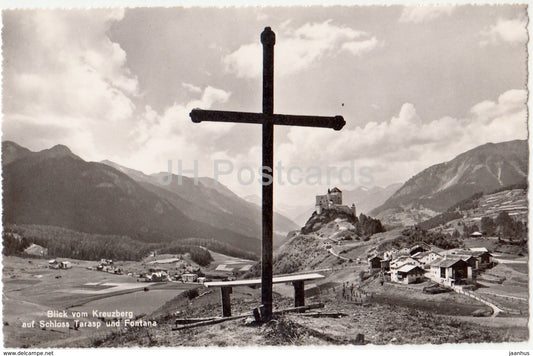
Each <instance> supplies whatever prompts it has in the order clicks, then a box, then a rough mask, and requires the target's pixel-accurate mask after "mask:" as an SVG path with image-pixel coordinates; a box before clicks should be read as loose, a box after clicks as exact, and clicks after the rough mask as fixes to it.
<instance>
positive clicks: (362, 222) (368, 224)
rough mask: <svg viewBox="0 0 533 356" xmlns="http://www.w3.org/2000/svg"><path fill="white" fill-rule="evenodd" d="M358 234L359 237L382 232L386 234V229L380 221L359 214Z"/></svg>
mask: <svg viewBox="0 0 533 356" xmlns="http://www.w3.org/2000/svg"><path fill="white" fill-rule="evenodd" d="M356 226H357V234H358V235H359V236H371V235H374V234H377V233H380V232H384V231H385V228H384V227H383V225H382V224H381V221H380V220H379V219H374V218H372V217H370V216H366V215H365V214H363V213H361V214H359V218H358V221H357V224H356Z"/></svg>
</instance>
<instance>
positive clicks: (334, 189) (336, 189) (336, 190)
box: [331, 187, 342, 193]
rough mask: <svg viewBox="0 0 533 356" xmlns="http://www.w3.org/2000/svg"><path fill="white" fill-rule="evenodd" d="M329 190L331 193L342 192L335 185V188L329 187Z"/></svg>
mask: <svg viewBox="0 0 533 356" xmlns="http://www.w3.org/2000/svg"><path fill="white" fill-rule="evenodd" d="M331 192H332V193H342V190H340V189H339V188H337V187H335V188H333V189H331Z"/></svg>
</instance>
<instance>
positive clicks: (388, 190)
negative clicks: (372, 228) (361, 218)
mask: <svg viewBox="0 0 533 356" xmlns="http://www.w3.org/2000/svg"><path fill="white" fill-rule="evenodd" d="M401 186H402V183H394V184H391V185H388V186H386V187H385V188H382V187H378V186H372V187H370V188H367V187H362V186H361V187H357V188H356V189H354V190H344V191H343V192H342V201H343V203H344V204H346V205H352V203H354V204H355V206H356V207H357V213H358V214H359V213H364V214H367V213H368V212H370V211H371V210H372V209H374V208H376V207H378V206H380V205H381V204H383V203H384V202H385V201H387V199H389V198H390V197H391V196H392V195H393V194H394V193H395V192H396V191H397V190H398V189H399V188H400V187H401Z"/></svg>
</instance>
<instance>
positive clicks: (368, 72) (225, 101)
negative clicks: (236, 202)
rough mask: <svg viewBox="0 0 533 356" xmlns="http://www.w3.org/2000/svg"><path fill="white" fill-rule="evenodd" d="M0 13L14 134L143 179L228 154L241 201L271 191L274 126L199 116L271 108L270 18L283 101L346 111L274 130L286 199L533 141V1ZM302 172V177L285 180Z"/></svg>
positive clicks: (205, 171)
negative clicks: (193, 114)
mask: <svg viewBox="0 0 533 356" xmlns="http://www.w3.org/2000/svg"><path fill="white" fill-rule="evenodd" d="M2 22H3V30H2V41H3V60H4V61H3V70H4V71H3V76H4V78H3V102H2V104H3V122H2V129H3V140H13V141H15V142H17V143H19V144H21V145H23V146H26V147H28V148H30V149H32V150H41V149H44V148H49V147H51V146H53V145H55V144H60V143H61V144H65V145H67V146H69V147H70V148H71V150H72V151H73V152H74V153H76V154H77V155H79V156H80V157H82V158H84V159H86V160H91V161H99V160H102V159H110V160H112V161H115V162H118V163H120V164H123V165H125V166H128V167H131V168H135V169H139V170H142V171H144V172H145V173H154V172H159V171H165V170H167V166H168V163H167V162H168V161H169V160H172V161H173V168H174V172H176V171H177V163H178V160H181V161H182V166H183V168H184V169H191V168H192V167H193V166H194V161H195V160H197V161H198V169H199V173H200V175H205V176H213V173H214V165H215V160H225V161H223V162H226V163H219V168H220V169H228V167H229V164H228V163H227V162H228V161H229V162H231V164H232V165H233V166H234V170H233V172H232V173H231V174H227V175H225V176H223V177H222V178H221V181H222V183H224V184H226V185H228V186H229V187H230V188H231V189H232V190H234V191H235V192H236V193H238V194H239V195H241V196H246V195H249V194H255V195H259V196H260V185H259V183H257V182H256V181H254V182H253V183H251V184H243V183H249V181H250V179H249V178H250V172H249V170H247V169H246V168H245V167H250V168H252V169H253V170H254V171H257V169H258V168H259V166H260V162H261V128H260V126H258V125H244V124H242V125H240V124H223V123H207V122H206V123H201V124H193V123H192V122H191V121H190V118H189V116H188V113H189V112H190V110H191V109H192V108H196V107H199V108H203V109H220V110H239V111H253V112H259V111H260V110H261V90H262V84H261V63H262V59H261V55H262V52H261V45H260V41H259V35H260V33H261V31H262V30H263V28H264V27H265V26H271V27H272V29H273V30H274V31H275V33H276V36H277V42H276V46H275V98H274V111H275V112H276V113H285V114H306V115H312V114H316V115H327V116H332V115H343V116H344V118H345V119H346V121H347V124H346V126H345V127H344V129H343V130H342V131H340V132H338V131H333V130H329V129H317V128H302V127H279V128H276V130H275V161H276V162H277V161H281V165H282V166H283V170H284V171H283V172H282V173H283V174H282V175H281V176H277V177H276V178H275V179H276V180H275V182H276V186H275V201H276V202H277V203H286V204H313V201H314V194H316V193H319V192H321V191H323V190H324V189H326V187H327V170H326V168H327V167H328V166H329V167H333V168H331V171H330V177H331V185H339V186H340V187H341V189H343V188H344V189H353V188H355V187H357V186H359V185H380V186H385V185H388V184H391V183H395V182H404V181H406V180H407V179H409V178H410V177H412V176H413V175H414V174H416V173H418V172H419V171H420V170H422V169H424V168H427V167H428V166H430V165H432V164H435V163H440V162H442V161H446V160H450V159H452V158H453V157H455V156H456V155H457V154H459V153H461V152H464V151H466V150H468V149H471V148H474V147H476V146H478V145H480V144H484V143H486V142H501V141H507V140H512V139H525V138H526V137H527V122H526V115H527V112H526V100H527V99H526V98H527V91H526V89H527V86H526V80H527V77H526V74H527V57H526V43H527V30H526V26H527V10H526V8H525V6H517V5H513V6H460V7H442V6H441V7H403V6H389V7H382V6H366V7H357V6H352V7H282V8H254V7H248V8H235V7H234V8H231V7H229V8H221V9H217V8H189V9H184V8H137V9H111V10H110V9H106V10H46V11H45V10H4V12H3V16H2ZM219 162H222V161H219ZM290 167H296V168H294V169H293V170H292V171H291V172H292V176H291V177H292V181H293V182H297V181H299V180H300V179H303V182H302V184H298V185H291V184H289V183H288V182H287V176H286V172H287V170H288V168H290ZM335 167H336V168H337V170H335V169H334V168H335ZM341 167H346V169H345V170H344V176H343V177H342V178H343V180H344V183H343V182H339V181H338V178H339V177H338V169H340V168H341ZM352 167H353V171H354V172H355V174H354V177H353V178H354V180H353V183H346V182H347V181H348V180H349V178H351V177H350V174H348V173H347V171H348V170H351V169H352ZM239 169H240V170H239ZM300 170H301V171H300ZM317 170H319V171H320V172H319V173H320V176H319V175H318V171H317ZM239 172H240V177H241V181H242V182H239V179H238V177H239ZM254 174H255V180H257V178H258V174H257V172H255V173H254ZM284 174H285V175H284ZM279 179H281V182H282V183H279Z"/></svg>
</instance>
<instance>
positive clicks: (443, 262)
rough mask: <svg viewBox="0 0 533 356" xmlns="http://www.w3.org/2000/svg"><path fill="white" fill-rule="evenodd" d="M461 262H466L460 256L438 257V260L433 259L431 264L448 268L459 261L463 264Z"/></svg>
mask: <svg viewBox="0 0 533 356" xmlns="http://www.w3.org/2000/svg"><path fill="white" fill-rule="evenodd" d="M461 262H462V263H466V262H465V261H464V260H463V259H461V258H458V257H453V258H440V259H438V260H436V261H433V262H432V263H431V266H435V267H445V268H448V267H452V266H454V265H455V264H457V263H459V264H461Z"/></svg>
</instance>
